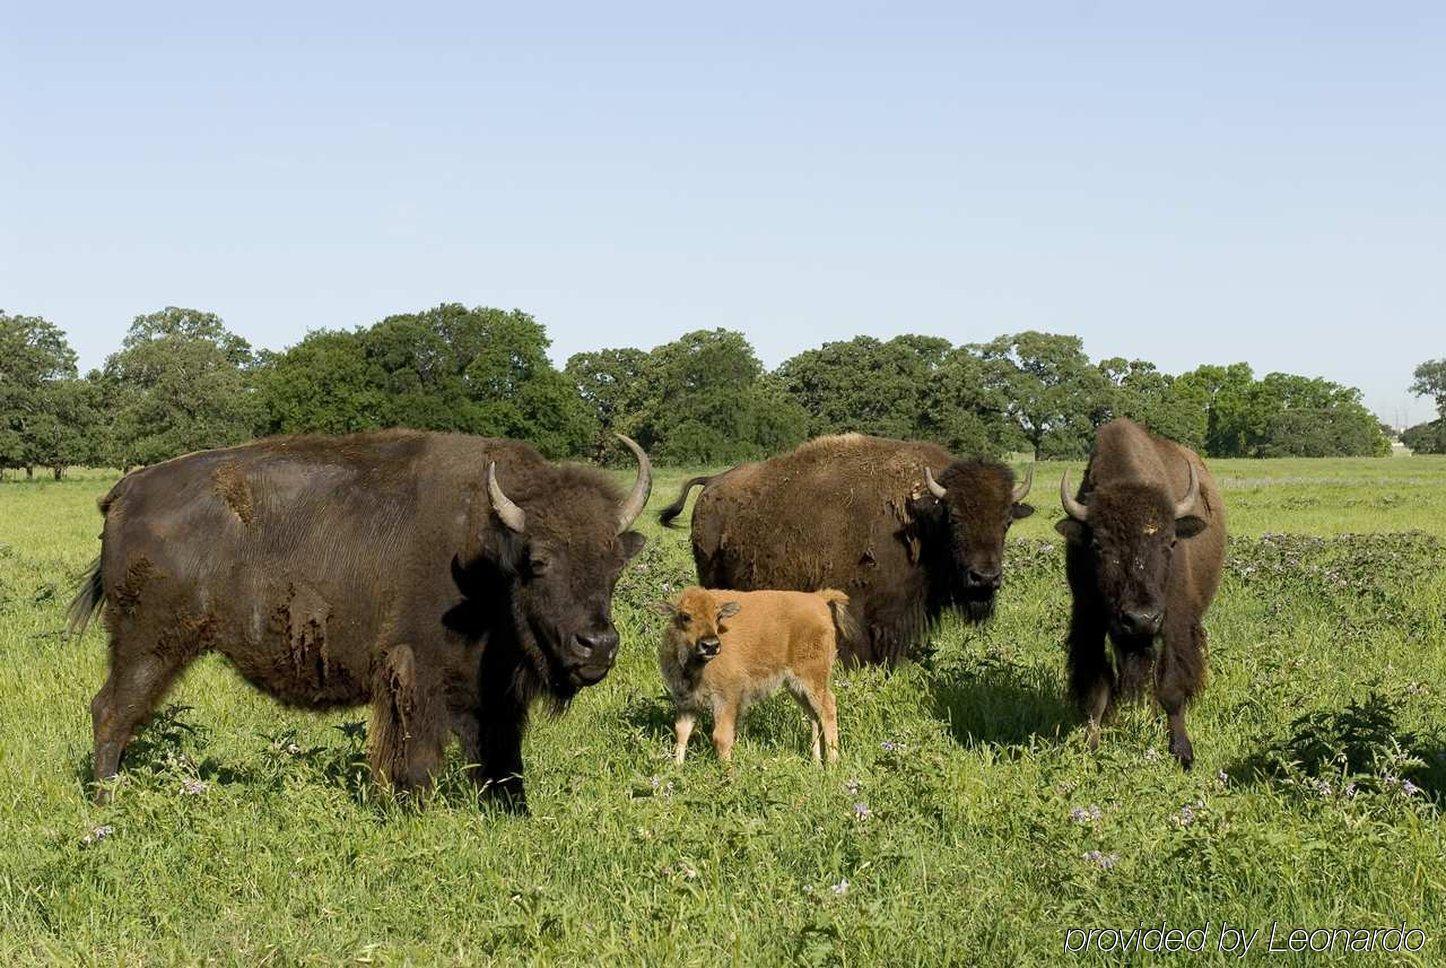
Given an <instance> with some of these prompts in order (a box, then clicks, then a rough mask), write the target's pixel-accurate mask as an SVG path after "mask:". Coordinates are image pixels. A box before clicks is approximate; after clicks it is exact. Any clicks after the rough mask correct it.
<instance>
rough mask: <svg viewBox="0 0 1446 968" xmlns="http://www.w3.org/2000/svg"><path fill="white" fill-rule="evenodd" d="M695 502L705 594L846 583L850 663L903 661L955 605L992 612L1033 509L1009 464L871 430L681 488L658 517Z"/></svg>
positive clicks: (970, 613)
mask: <svg viewBox="0 0 1446 968" xmlns="http://www.w3.org/2000/svg"><path fill="white" fill-rule="evenodd" d="M697 484H702V485H704V487H703V491H702V493H701V494H699V495H698V501H697V504H696V506H695V507H694V509H693V560H694V563H695V564H696V565H697V568H698V580H699V582H700V583H701V584H703V585H704V586H705V587H707V588H732V589H738V590H740V591H753V590H759V589H769V588H778V589H791V590H794V591H814V590H816V589H820V588H838V589H842V590H843V591H844V592H845V594H847V595H848V596H849V600H850V601H851V602H852V603H853V609H854V610H855V611H854V614H855V616H856V618H857V620H858V625H859V632H858V634H856V635H851V636H848V637H846V638H845V639H844V641H843V642H842V643H841V647H840V655H841V656H842V657H843V658H844V659H845V660H846V661H848V662H854V663H856V662H873V663H893V662H896V661H898V660H900V659H901V658H904V657H906V656H907V655H908V654H909V653H910V652H911V650H912V649H913V648H914V647H915V646H916V645H917V644H918V642H919V640H920V639H921V638H922V637H923V636H924V635H925V634H926V633H927V631H928V629H929V626H930V625H931V624H932V623H933V622H934V620H936V619H937V618H938V617H939V615H940V614H942V613H943V612H944V610H945V609H951V608H953V609H958V610H960V611H962V612H963V613H964V615H965V616H966V617H967V618H969V619H970V620H972V621H982V620H984V619H985V618H987V617H989V615H990V614H991V613H992V611H993V608H994V599H995V594H996V593H997V592H998V590H999V585H1000V582H1001V580H1002V576H1003V558H1004V535H1005V532H1006V531H1007V530H1008V529H1009V526H1010V525H1011V524H1012V523H1013V522H1014V521H1015V520H1016V519H1017V518H1022V517H1025V516H1027V515H1029V514H1032V513H1033V512H1034V508H1032V507H1030V506H1029V505H1027V504H1022V503H1020V502H1021V501H1022V500H1023V498H1024V495H1025V494H1026V493H1027V492H1028V491H1029V481H1028V480H1025V481H1024V483H1022V484H1018V485H1016V484H1015V482H1014V474H1013V472H1011V471H1010V470H1009V468H1008V467H1005V466H1004V465H1003V464H998V463H994V462H992V461H981V460H957V459H955V458H954V457H953V456H951V455H950V454H949V452H948V451H947V450H945V449H944V448H942V447H940V446H938V445H937V444H929V443H921V442H917V441H902V440H888V439H885V438H882V437H866V436H863V435H861V434H844V435H843V436H838V437H820V438H818V439H816V440H812V441H809V442H808V443H806V444H804V445H803V446H801V447H799V448H798V449H797V450H795V451H793V452H792V453H789V454H783V455H781V456H778V457H774V458H772V459H770V460H766V461H762V462H759V463H753V464H741V465H739V466H738V467H735V468H733V469H731V470H728V471H724V472H723V473H721V474H717V475H715V476H713V477H695V478H693V479H692V480H690V481H688V482H687V483H686V484H684V485H683V491H682V493H681V494H679V495H678V499H677V500H676V501H674V502H673V504H672V505H671V506H669V507H667V508H665V509H664V510H663V511H662V513H661V518H662V520H663V523H664V524H667V523H669V522H670V521H672V520H673V519H674V518H676V517H677V516H678V515H679V514H680V513H682V510H683V505H684V504H685V503H686V502H687V499H688V491H689V490H690V489H691V488H692V487H694V486H695V485H697Z"/></svg>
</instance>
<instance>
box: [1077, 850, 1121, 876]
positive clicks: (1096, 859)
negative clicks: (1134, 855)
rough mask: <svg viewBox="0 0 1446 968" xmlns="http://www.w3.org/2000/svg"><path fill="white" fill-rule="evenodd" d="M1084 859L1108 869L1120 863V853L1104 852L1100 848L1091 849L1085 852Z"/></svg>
mask: <svg viewBox="0 0 1446 968" xmlns="http://www.w3.org/2000/svg"><path fill="white" fill-rule="evenodd" d="M1084 859H1085V860H1087V861H1089V862H1090V863H1092V864H1095V865H1098V866H1099V868H1100V870H1106V871H1107V870H1109V869H1110V868H1111V867H1114V866H1115V865H1116V864H1117V863H1119V860H1120V855H1119V854H1104V853H1101V852H1100V851H1098V850H1090V851H1086V852H1085V854H1084Z"/></svg>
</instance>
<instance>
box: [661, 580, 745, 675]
mask: <svg viewBox="0 0 1446 968" xmlns="http://www.w3.org/2000/svg"><path fill="white" fill-rule="evenodd" d="M738 609H739V605H738V603H737V602H735V601H731V600H726V599H719V598H714V596H713V595H712V594H711V593H710V592H709V591H708V590H707V589H704V588H698V587H696V586H694V587H692V588H685V589H683V593H682V594H681V595H679V596H678V600H677V601H676V602H662V603H660V604H659V606H658V611H660V612H662V613H663V614H664V615H666V616H668V617H669V618H671V619H672V624H671V625H670V626H669V627H668V633H667V634H668V641H669V642H670V643H671V644H672V645H673V646H674V647H675V648H676V649H677V657H678V664H679V665H681V666H683V667H684V668H687V667H688V666H690V665H702V664H703V663H705V662H708V661H710V660H712V659H716V658H717V657H718V652H719V650H720V649H721V648H722V647H723V646H722V640H721V638H720V636H721V635H722V634H723V633H724V632H725V631H727V629H726V628H724V626H723V620H724V619H726V618H731V617H732V616H734V615H737V614H738Z"/></svg>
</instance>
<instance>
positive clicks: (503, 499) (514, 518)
mask: <svg viewBox="0 0 1446 968" xmlns="http://www.w3.org/2000/svg"><path fill="white" fill-rule="evenodd" d="M487 496H488V497H489V498H491V499H492V510H494V511H496V512H497V516H498V517H499V518H501V519H502V523H503V524H505V525H507V526H508V527H509V528H511V529H512V530H513V531H516V532H517V533H518V534H521V533H522V532H523V531H526V530H527V512H526V511H524V510H522V509H521V508H520V507H518V506H517V505H515V504H513V503H512V499H511V498H509V497H508V496H507V495H506V494H504V493H503V492H502V485H501V484H498V483H497V462H496V461H492V462H491V463H489V464H488V465H487Z"/></svg>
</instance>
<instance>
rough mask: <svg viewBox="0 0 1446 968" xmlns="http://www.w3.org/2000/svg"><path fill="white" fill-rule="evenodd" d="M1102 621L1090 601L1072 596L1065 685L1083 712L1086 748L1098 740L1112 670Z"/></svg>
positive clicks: (1111, 684)
mask: <svg viewBox="0 0 1446 968" xmlns="http://www.w3.org/2000/svg"><path fill="white" fill-rule="evenodd" d="M1105 628H1106V623H1105V621H1104V619H1103V617H1102V616H1101V615H1100V614H1099V612H1098V610H1097V609H1096V608H1094V607H1093V605H1091V604H1086V603H1082V602H1081V600H1080V599H1079V598H1078V597H1076V599H1075V602H1074V611H1073V613H1072V614H1071V615H1070V623H1069V641H1068V646H1069V658H1068V663H1069V687H1070V693H1071V694H1073V696H1074V698H1075V702H1077V703H1078V704H1079V706H1080V711H1081V712H1083V713H1084V715H1085V718H1086V721H1087V723H1088V726H1087V730H1088V733H1087V740H1088V743H1089V748H1090V749H1092V750H1093V749H1096V748H1098V747H1099V743H1100V724H1101V723H1103V722H1104V719H1105V716H1106V715H1107V714H1108V712H1109V709H1110V700H1111V698H1112V697H1113V694H1114V685H1115V670H1114V667H1113V666H1112V665H1110V660H1109V656H1108V655H1106V653H1105Z"/></svg>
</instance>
